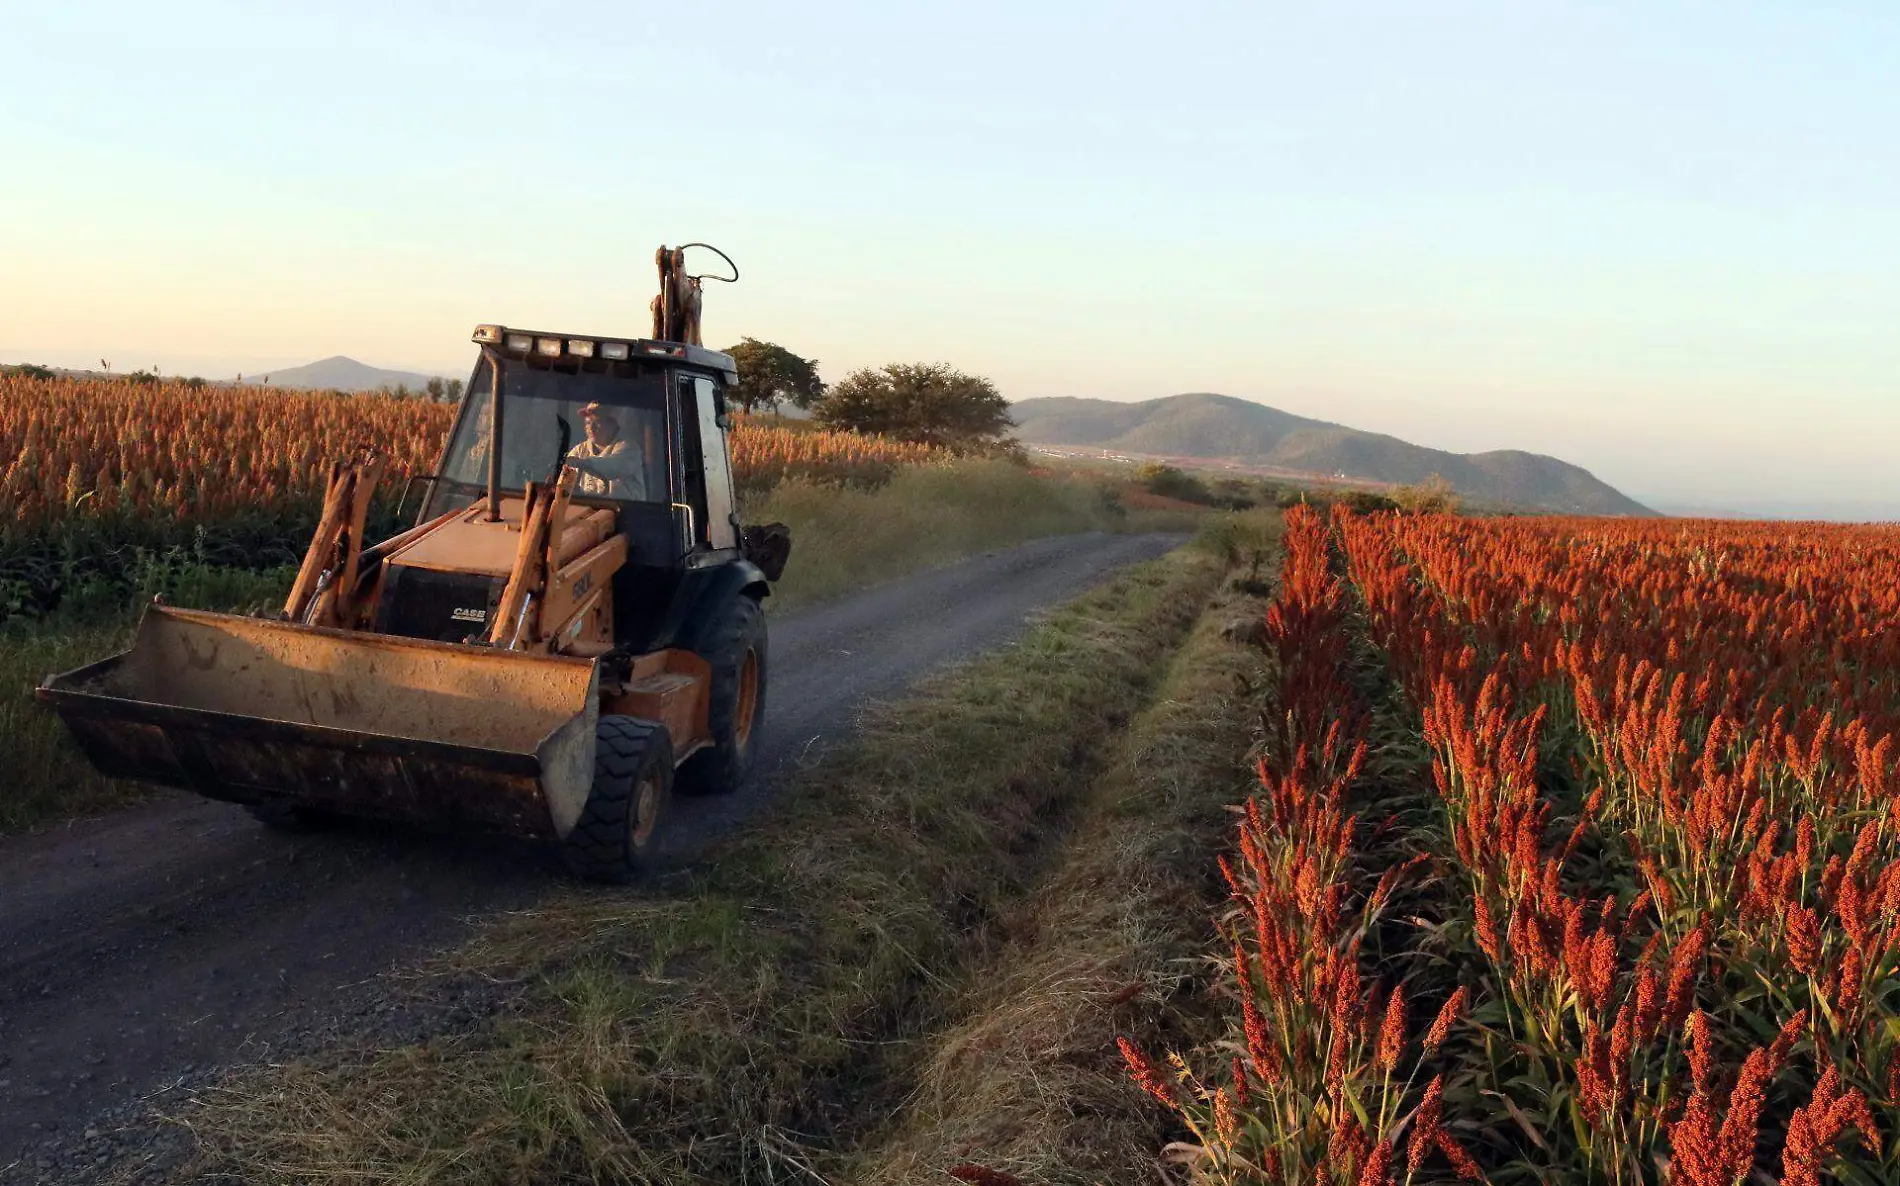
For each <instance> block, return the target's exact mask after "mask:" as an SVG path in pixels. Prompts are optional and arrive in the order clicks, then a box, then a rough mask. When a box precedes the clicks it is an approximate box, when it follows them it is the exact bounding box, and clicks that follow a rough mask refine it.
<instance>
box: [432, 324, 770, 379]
mask: <svg viewBox="0 0 1900 1186" xmlns="http://www.w3.org/2000/svg"><path fill="white" fill-rule="evenodd" d="M470 340H471V341H474V342H478V343H480V344H481V345H483V346H487V347H489V348H491V349H493V350H495V351H496V352H497V353H499V354H501V355H502V356H503V357H505V358H535V359H541V360H543V361H547V362H558V361H561V360H563V359H565V360H567V361H570V362H578V361H584V360H590V359H601V360H604V361H607V362H626V361H629V360H634V359H653V360H659V359H672V360H673V361H675V362H683V363H686V364H687V365H688V366H696V367H704V368H705V369H707V370H709V371H718V372H720V373H721V374H723V375H724V376H725V379H726V382H728V383H736V382H738V381H739V368H738V365H737V364H736V363H735V362H733V359H732V355H730V354H726V353H723V352H721V351H718V350H708V349H706V348H705V347H704V346H689V345H687V344H686V343H684V342H657V341H654V340H653V339H651V338H626V337H614V336H611V335H609V336H605V337H603V336H600V335H597V334H562V333H554V332H552V331H549V330H541V329H520V328H517V327H515V326H508V325H489V324H483V325H478V326H476V327H475V332H474V334H473V335H471V337H470Z"/></svg>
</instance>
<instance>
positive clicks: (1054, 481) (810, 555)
mask: <svg viewBox="0 0 1900 1186" xmlns="http://www.w3.org/2000/svg"><path fill="white" fill-rule="evenodd" d="M1108 490H1109V488H1108V487H1105V486H1104V485H1103V484H1102V483H1100V482H1097V481H1093V480H1089V479H1088V478H1087V477H1085V476H1080V475H1069V476H1064V475H1060V474H1038V473H1032V472H1030V471H1029V470H1028V469H1025V468H1024V467H1022V466H1020V465H1015V464H1012V463H1010V462H1007V461H960V462H956V463H954V464H950V465H931V466H918V467H915V468H910V469H903V470H899V471H898V473H897V475H896V476H895V477H894V478H892V479H891V481H890V482H889V484H887V485H884V486H881V487H878V488H877V489H875V490H859V489H850V488H846V489H839V488H838V487H835V486H819V485H813V484H811V483H808V482H803V481H798V480H791V481H786V482H782V483H780V484H779V485H778V486H776V487H774V488H773V489H772V490H771V491H769V492H768V493H766V494H765V495H763V496H762V497H760V498H757V499H755V500H751V501H749V502H748V504H747V506H746V508H745V519H746V521H747V522H748V523H773V522H778V523H784V524H786V525H788V526H789V527H790V528H791V529H792V559H791V563H790V564H789V565H787V567H786V569H785V578H784V580H782V581H780V582H779V583H778V585H777V586H776V587H775V588H774V589H773V595H772V599H771V602H770V603H769V604H770V605H771V607H772V608H773V609H776V610H785V609H791V608H795V607H797V606H801V605H808V604H810V603H812V602H814V601H821V600H823V599H825V598H827V597H834V596H836V595H838V594H840V593H844V592H848V591H850V590H853V589H860V588H864V587H866V586H868V585H874V584H876V583H878V582H879V581H884V580H889V579H890V578H892V577H896V576H902V575H904V574H905V573H909V572H915V571H917V570H919V569H923V568H929V567H931V566H932V565H936V564H943V563H946V562H948V561H951V560H956V559H958V558H960V557H963V556H968V555H970V554H972V553H974V552H981V551H984V550H986V549H989V548H996V547H1003V546H1006V545H1009V544H1015V543H1021V542H1022V541H1024V540H1029V539H1036V538H1039V537H1042V536H1048V535H1065V534H1069V533H1072V532H1079V531H1170V530H1173V531H1180V530H1186V531H1192V530H1194V529H1195V528H1197V527H1198V526H1199V525H1200V524H1201V523H1202V522H1203V521H1205V520H1206V519H1207V518H1208V513H1207V512H1204V511H1203V512H1180V511H1176V512H1156V511H1142V510H1133V511H1131V510H1127V509H1125V508H1122V507H1121V506H1120V505H1119V504H1118V503H1117V502H1116V501H1115V500H1114V499H1113V498H1112V497H1110V496H1109V494H1108Z"/></svg>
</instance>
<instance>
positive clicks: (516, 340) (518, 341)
mask: <svg viewBox="0 0 1900 1186" xmlns="http://www.w3.org/2000/svg"><path fill="white" fill-rule="evenodd" d="M533 348H534V338H533V336H532V335H529V334H509V335H508V349H510V350H513V351H515V352H517V353H520V354H526V353H527V352H528V351H529V350H531V349H533Z"/></svg>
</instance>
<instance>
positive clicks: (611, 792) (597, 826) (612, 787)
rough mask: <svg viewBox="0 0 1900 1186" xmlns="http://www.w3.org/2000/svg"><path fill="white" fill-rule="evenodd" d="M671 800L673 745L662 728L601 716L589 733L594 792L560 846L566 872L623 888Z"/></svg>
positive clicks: (649, 850) (646, 851)
mask: <svg viewBox="0 0 1900 1186" xmlns="http://www.w3.org/2000/svg"><path fill="white" fill-rule="evenodd" d="M672 798H673V742H672V739H671V738H669V737H668V736H667V733H666V726H664V725H662V724H660V723H658V722H657V721H643V720H641V719H639V718H638V717H622V716H604V717H601V718H600V724H599V725H598V726H596V727H595V730H594V786H593V790H592V791H591V792H590V793H589V794H588V796H587V805H586V806H585V807H584V808H582V809H581V818H580V821H579V822H578V823H576V824H575V825H574V830H573V831H572V832H570V833H568V836H567V839H566V840H565V841H563V842H562V856H563V858H564V859H565V860H566V862H567V867H568V871H569V872H571V873H573V874H574V875H575V876H576V877H582V878H585V879H587V880H588V881H607V882H624V881H626V880H628V879H629V878H631V877H632V876H633V875H634V874H635V873H637V872H639V870H640V866H641V864H642V863H643V862H644V861H645V860H646V859H647V858H648V856H650V855H651V853H652V851H653V838H654V833H655V832H656V831H657V829H658V828H659V825H660V820H661V819H662V818H663V817H664V816H665V814H666V807H667V804H668V803H669V802H671V800H672Z"/></svg>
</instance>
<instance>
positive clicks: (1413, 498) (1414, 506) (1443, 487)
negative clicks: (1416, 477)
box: [1392, 474, 1459, 515]
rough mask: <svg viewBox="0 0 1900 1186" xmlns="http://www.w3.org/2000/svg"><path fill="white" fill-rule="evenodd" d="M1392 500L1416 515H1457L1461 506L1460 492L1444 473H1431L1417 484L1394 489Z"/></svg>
mask: <svg viewBox="0 0 1900 1186" xmlns="http://www.w3.org/2000/svg"><path fill="white" fill-rule="evenodd" d="M1392 501H1393V502H1395V503H1397V504H1398V506H1399V509H1401V510H1404V511H1409V512H1411V513H1412V514H1415V515H1455V514H1457V513H1458V507H1459V498H1458V492H1457V491H1456V490H1454V489H1453V488H1452V485H1451V483H1450V482H1449V481H1448V480H1446V478H1445V476H1444V475H1443V474H1431V475H1429V476H1428V477H1427V478H1426V479H1425V480H1424V481H1423V482H1419V483H1417V484H1416V485H1412V486H1400V487H1398V488H1397V489H1395V490H1393V491H1392Z"/></svg>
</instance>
